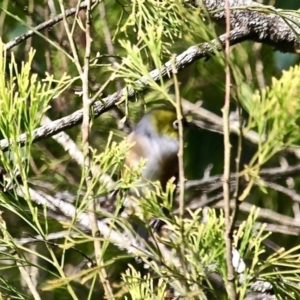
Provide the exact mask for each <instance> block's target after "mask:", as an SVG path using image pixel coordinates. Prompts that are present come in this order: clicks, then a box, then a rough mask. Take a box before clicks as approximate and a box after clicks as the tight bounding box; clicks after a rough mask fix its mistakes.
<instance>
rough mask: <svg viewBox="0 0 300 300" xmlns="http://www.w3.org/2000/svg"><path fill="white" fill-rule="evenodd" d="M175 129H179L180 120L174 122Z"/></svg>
mask: <svg viewBox="0 0 300 300" xmlns="http://www.w3.org/2000/svg"><path fill="white" fill-rule="evenodd" d="M173 128H174V129H176V130H177V129H178V128H179V122H178V120H175V121H174V122H173Z"/></svg>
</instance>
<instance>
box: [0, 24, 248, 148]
mask: <svg viewBox="0 0 300 300" xmlns="http://www.w3.org/2000/svg"><path fill="white" fill-rule="evenodd" d="M225 37H226V35H225V34H223V35H221V36H220V37H219V38H218V39H215V40H212V41H210V42H208V43H202V44H200V45H198V46H192V47H190V48H189V49H187V50H186V51H184V52H182V53H181V54H179V55H178V56H176V59H175V65H176V69H177V71H180V70H183V69H185V68H186V67H187V66H189V65H190V64H192V63H193V62H194V61H196V60H198V59H201V58H210V57H211V55H213V54H214V53H215V52H216V51H220V50H221V49H223V47H224V45H225ZM230 37H231V38H230V40H231V45H234V44H237V43H239V42H241V41H243V40H244V39H245V35H244V30H238V29H236V30H234V31H231V33H230ZM173 63H174V60H170V61H168V62H167V63H165V64H164V65H163V66H162V68H160V69H155V70H152V71H151V72H149V74H147V75H144V76H142V77H141V78H140V79H139V80H136V81H135V82H134V83H133V84H132V86H138V87H139V88H138V90H136V89H134V88H129V87H125V88H123V89H122V90H121V91H120V92H116V93H114V94H111V95H109V96H107V97H105V98H103V99H102V100H101V101H96V102H95V103H94V104H93V117H94V118H98V117H99V116H100V115H102V114H103V113H104V112H106V111H108V110H109V109H111V108H112V107H114V106H115V105H116V103H121V102H123V101H124V100H125V99H130V98H133V97H134V96H135V95H136V93H137V92H138V93H140V92H141V91H145V90H146V89H147V88H149V82H150V81H152V80H153V81H155V82H158V81H160V80H161V79H162V78H169V77H170V76H172V68H173V67H172V65H173ZM149 78H151V79H150V80H149ZM82 114H83V112H82V110H81V109H80V110H77V111H76V112H74V113H72V114H70V115H69V116H66V117H63V118H61V119H58V120H55V121H53V122H52V123H51V124H47V125H44V126H41V127H39V128H37V129H35V130H33V131H32V132H31V133H30V135H31V138H30V142H31V143H34V142H37V141H39V140H42V139H45V138H48V137H50V136H52V135H54V134H57V133H59V132H61V131H64V130H67V129H69V128H72V127H74V126H76V125H78V124H80V123H81V122H82ZM28 134H29V133H28V132H27V133H23V134H21V135H20V136H19V137H18V139H17V141H18V142H19V145H20V147H22V146H24V145H25V144H26V143H27V141H28ZM10 145H11V141H9V140H6V139H3V140H1V141H0V149H1V150H2V151H8V150H9V148H10Z"/></svg>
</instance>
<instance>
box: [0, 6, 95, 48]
mask: <svg viewBox="0 0 300 300" xmlns="http://www.w3.org/2000/svg"><path fill="white" fill-rule="evenodd" d="M96 2H97V1H92V3H93V4H95V3H96ZM86 7H87V3H86V2H83V3H81V4H80V5H79V6H78V7H73V8H70V9H68V10H66V11H65V12H64V13H61V14H59V15H58V16H55V17H54V18H52V19H50V20H48V21H45V22H43V23H41V24H39V25H38V26H36V27H34V29H33V30H28V31H27V32H26V33H24V34H22V35H20V36H17V37H16V38H14V39H13V40H12V41H10V42H8V43H6V44H5V47H4V49H5V50H6V51H8V50H10V49H12V48H13V47H15V46H17V45H19V44H21V43H22V42H24V41H26V40H27V39H29V38H30V37H32V36H33V35H34V34H36V32H39V31H42V30H44V29H47V28H51V27H52V26H53V25H55V24H57V23H59V22H60V21H62V20H63V18H64V17H70V16H72V15H74V14H75V13H76V12H78V11H80V10H82V9H86Z"/></svg>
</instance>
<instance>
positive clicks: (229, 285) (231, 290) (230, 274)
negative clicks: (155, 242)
mask: <svg viewBox="0 0 300 300" xmlns="http://www.w3.org/2000/svg"><path fill="white" fill-rule="evenodd" d="M225 11H226V33H227V38H226V40H225V73H226V90H225V102H224V106H223V108H222V114H223V128H224V173H223V194H224V212H225V245H226V265H227V278H226V279H227V282H226V290H227V294H228V297H229V299H231V300H235V299H237V294H236V289H235V274H234V267H233V264H232V244H233V237H232V232H231V227H232V225H231V219H230V186H229V181H230V152H231V145H230V130H229V111H230V42H229V35H230V10H229V0H226V1H225Z"/></svg>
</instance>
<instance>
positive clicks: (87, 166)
mask: <svg viewBox="0 0 300 300" xmlns="http://www.w3.org/2000/svg"><path fill="white" fill-rule="evenodd" d="M86 2H87V9H86V22H85V39H86V41H85V42H86V47H85V56H84V66H83V71H82V72H81V68H80V70H79V73H80V77H81V81H82V102H83V120H82V146H83V155H84V172H83V176H85V177H86V178H85V182H86V188H87V191H88V193H89V194H88V195H87V196H88V197H87V198H88V202H89V218H90V224H91V231H92V236H93V238H94V250H95V257H96V263H97V265H98V266H99V278H100V283H102V285H103V287H104V292H105V295H106V298H107V299H114V296H113V291H112V288H111V286H110V283H109V281H108V280H107V273H106V269H105V267H103V265H104V263H103V249H102V247H101V242H100V240H99V239H98V238H97V237H99V236H100V231H99V228H98V222H97V215H96V202H95V201H94V195H93V188H92V187H93V183H92V172H91V160H90V153H89V151H90V145H89V134H90V108H91V100H90V97H89V84H88V83H89V68H90V55H91V45H92V37H91V4H92V3H91V1H90V0H88V1H86ZM74 54H75V53H74V52H73V55H74Z"/></svg>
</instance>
